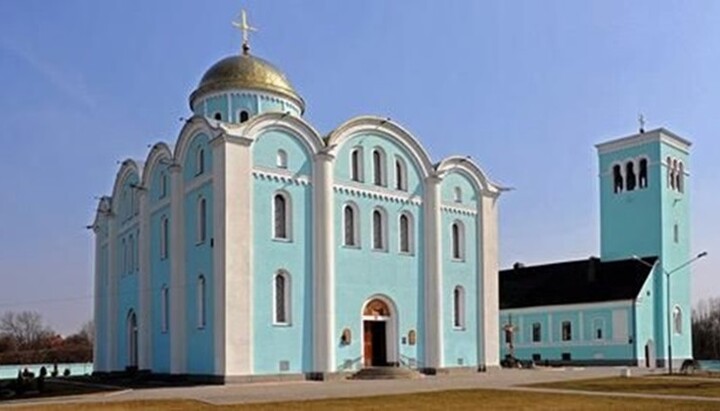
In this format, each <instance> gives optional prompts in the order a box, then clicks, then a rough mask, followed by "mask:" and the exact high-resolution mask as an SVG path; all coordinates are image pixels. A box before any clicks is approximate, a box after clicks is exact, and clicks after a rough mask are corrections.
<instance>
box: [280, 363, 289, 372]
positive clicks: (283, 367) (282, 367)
mask: <svg viewBox="0 0 720 411" xmlns="http://www.w3.org/2000/svg"><path fill="white" fill-rule="evenodd" d="M278 368H280V371H289V370H290V361H287V360H283V361H280V363H279V364H278Z"/></svg>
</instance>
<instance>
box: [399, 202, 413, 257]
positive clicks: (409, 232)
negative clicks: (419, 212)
mask: <svg viewBox="0 0 720 411" xmlns="http://www.w3.org/2000/svg"><path fill="white" fill-rule="evenodd" d="M403 217H405V218H406V219H407V225H408V226H407V240H408V249H407V250H403V249H402V244H403V229H402V228H403V227H402V218H403ZM398 251H399V253H400V254H405V255H413V254H414V253H415V219H414V218H413V215H412V213H410V212H409V211H403V212H402V213H400V215H399V216H398Z"/></svg>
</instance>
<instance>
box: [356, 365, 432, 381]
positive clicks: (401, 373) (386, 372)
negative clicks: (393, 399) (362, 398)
mask: <svg viewBox="0 0 720 411" xmlns="http://www.w3.org/2000/svg"><path fill="white" fill-rule="evenodd" d="M423 377H424V376H423V375H422V374H420V373H419V372H417V371H416V370H412V369H410V368H404V367H367V368H363V369H361V370H360V371H358V372H356V373H355V374H353V375H352V376H351V377H350V378H351V379H353V380H413V379H417V378H423Z"/></svg>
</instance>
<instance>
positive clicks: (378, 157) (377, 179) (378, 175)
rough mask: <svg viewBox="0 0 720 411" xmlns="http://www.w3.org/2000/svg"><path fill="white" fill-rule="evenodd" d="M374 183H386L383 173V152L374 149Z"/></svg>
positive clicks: (377, 184) (379, 184)
mask: <svg viewBox="0 0 720 411" xmlns="http://www.w3.org/2000/svg"><path fill="white" fill-rule="evenodd" d="M372 156H373V183H374V184H375V185H376V186H382V185H384V183H385V176H384V175H383V154H382V153H381V152H380V150H373V154H372Z"/></svg>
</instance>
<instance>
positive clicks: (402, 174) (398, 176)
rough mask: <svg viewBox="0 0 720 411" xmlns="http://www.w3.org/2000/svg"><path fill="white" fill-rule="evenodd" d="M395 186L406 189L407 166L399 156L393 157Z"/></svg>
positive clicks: (402, 189)
mask: <svg viewBox="0 0 720 411" xmlns="http://www.w3.org/2000/svg"><path fill="white" fill-rule="evenodd" d="M395 188H396V189H397V190H401V191H407V168H406V167H405V162H404V161H403V159H401V158H400V157H398V158H396V159H395Z"/></svg>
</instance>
